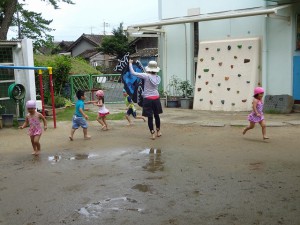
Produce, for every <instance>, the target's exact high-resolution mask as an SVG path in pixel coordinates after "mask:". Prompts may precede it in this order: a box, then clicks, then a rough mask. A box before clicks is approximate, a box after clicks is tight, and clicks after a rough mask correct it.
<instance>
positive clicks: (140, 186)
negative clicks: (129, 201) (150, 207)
mask: <svg viewBox="0 0 300 225" xmlns="http://www.w3.org/2000/svg"><path fill="white" fill-rule="evenodd" d="M132 189H137V190H139V191H141V192H150V187H149V186H148V185H145V184H137V185H134V186H133V187H132Z"/></svg>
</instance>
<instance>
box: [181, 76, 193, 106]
mask: <svg viewBox="0 0 300 225" xmlns="http://www.w3.org/2000/svg"><path fill="white" fill-rule="evenodd" d="M179 89H180V90H181V92H182V98H181V99H180V103H181V108H184V109H191V108H193V98H192V97H191V96H192V93H193V87H192V85H191V83H190V81H188V80H185V81H181V82H180V84H179Z"/></svg>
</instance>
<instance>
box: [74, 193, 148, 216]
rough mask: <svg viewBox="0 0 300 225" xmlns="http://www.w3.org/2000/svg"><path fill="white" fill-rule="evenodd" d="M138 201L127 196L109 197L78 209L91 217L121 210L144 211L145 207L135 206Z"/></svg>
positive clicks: (83, 214) (82, 213)
mask: <svg viewBox="0 0 300 225" xmlns="http://www.w3.org/2000/svg"><path fill="white" fill-rule="evenodd" d="M135 204H138V202H137V201H136V200H134V199H131V198H127V197H119V198H109V199H105V200H102V201H99V202H95V203H91V204H87V205H86V206H85V207H82V208H80V209H78V213H79V214H80V215H82V216H85V217H89V218H98V217H99V216H100V214H103V213H110V212H119V211H135V212H142V211H143V209H141V208H138V207H135Z"/></svg>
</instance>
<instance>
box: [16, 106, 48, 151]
mask: <svg viewBox="0 0 300 225" xmlns="http://www.w3.org/2000/svg"><path fill="white" fill-rule="evenodd" d="M26 108H27V111H28V114H27V115H26V118H25V122H24V124H23V125H22V126H20V127H19V128H20V129H24V128H25V127H27V126H28V124H29V126H30V127H29V130H28V134H29V136H30V140H31V144H32V147H33V152H32V155H36V156H37V155H39V154H40V152H41V144H40V138H41V136H42V127H41V123H40V120H43V123H44V130H45V131H46V130H47V121H46V119H45V117H44V116H43V115H42V114H41V113H39V112H37V111H36V102H35V101H34V100H29V101H27V102H26Z"/></svg>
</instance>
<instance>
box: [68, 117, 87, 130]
mask: <svg viewBox="0 0 300 225" xmlns="http://www.w3.org/2000/svg"><path fill="white" fill-rule="evenodd" d="M72 122H73V125H72V128H73V129H78V128H79V127H82V128H88V125H87V122H86V120H85V118H84V117H78V116H76V115H74V116H73V119H72Z"/></svg>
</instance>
